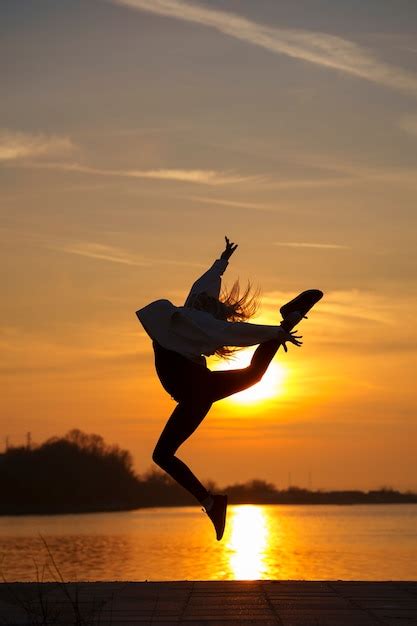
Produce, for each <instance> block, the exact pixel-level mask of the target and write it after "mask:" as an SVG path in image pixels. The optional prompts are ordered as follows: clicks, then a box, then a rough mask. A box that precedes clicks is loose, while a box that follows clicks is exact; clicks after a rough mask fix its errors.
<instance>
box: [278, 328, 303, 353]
mask: <svg viewBox="0 0 417 626" xmlns="http://www.w3.org/2000/svg"><path fill="white" fill-rule="evenodd" d="M296 332H297V331H296V330H290V331H289V332H288V333H286V334H287V337H286V338H285V339H283V341H282V345H283V347H284V350H285V352H288V348H287V345H286V342H287V341H290V342H291V343H293V344H294V345H295V346H298V347H300V346H302V345H303V342H302V341H300V339H302V338H303V337H302V335H296V334H295V333H296Z"/></svg>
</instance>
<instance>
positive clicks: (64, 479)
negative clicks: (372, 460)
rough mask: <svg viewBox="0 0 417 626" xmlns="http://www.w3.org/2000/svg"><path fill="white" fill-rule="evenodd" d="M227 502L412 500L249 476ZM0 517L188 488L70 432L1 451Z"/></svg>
mask: <svg viewBox="0 0 417 626" xmlns="http://www.w3.org/2000/svg"><path fill="white" fill-rule="evenodd" d="M209 488H210V489H212V490H213V491H217V490H219V491H224V492H227V494H228V495H229V501H230V503H232V504H387V503H417V494H416V493H411V492H407V493H400V492H398V491H395V490H393V489H390V488H381V489H378V490H375V491H368V492H364V491H321V490H319V491H311V490H308V489H301V488H299V487H290V488H288V489H283V490H280V489H277V488H276V487H275V485H273V484H272V483H268V482H265V481H263V480H252V481H250V482H247V483H244V484H234V485H229V486H227V487H223V488H222V489H221V490H220V489H219V488H218V487H216V485H215V484H214V483H211V484H210V486H209ZM0 493H1V498H0V515H19V514H36V513H42V514H52V513H80V512H92V511H119V510H126V509H136V508H139V507H151V506H184V505H190V504H195V501H194V500H193V498H192V497H191V496H189V494H188V493H187V492H186V491H185V490H184V489H182V488H181V487H180V486H178V485H177V484H176V483H174V482H173V481H172V480H171V479H170V478H169V477H168V476H167V475H166V474H164V473H162V472H160V471H159V470H158V471H156V470H150V471H149V472H147V473H146V474H143V475H140V476H139V475H137V474H136V473H135V472H134V470H133V459H132V456H131V454H130V452H128V451H127V450H122V449H120V448H119V447H118V446H110V445H107V444H106V443H105V442H104V440H103V438H102V437H100V436H99V435H90V434H86V433H83V432H81V431H80V430H76V429H75V430H71V431H70V432H68V433H67V434H66V435H65V436H64V437H62V438H58V437H52V438H51V439H48V440H47V441H45V442H44V443H43V444H41V445H36V446H30V447H28V446H21V447H10V448H8V449H7V450H6V452H4V453H3V454H0Z"/></svg>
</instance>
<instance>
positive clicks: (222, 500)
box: [206, 496, 227, 541]
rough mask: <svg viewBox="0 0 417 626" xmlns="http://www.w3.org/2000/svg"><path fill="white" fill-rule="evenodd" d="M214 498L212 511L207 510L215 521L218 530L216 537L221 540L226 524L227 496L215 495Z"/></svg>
mask: <svg viewBox="0 0 417 626" xmlns="http://www.w3.org/2000/svg"><path fill="white" fill-rule="evenodd" d="M213 500H214V504H213V506H212V507H211V509H210V511H206V513H207V515H208V516H209V518H210V519H211V521H212V522H213V525H214V528H215V530H216V539H217V541H220V539H221V538H222V537H223V533H224V527H225V525H226V508H227V496H213Z"/></svg>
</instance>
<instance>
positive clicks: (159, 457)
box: [152, 444, 174, 469]
mask: <svg viewBox="0 0 417 626" xmlns="http://www.w3.org/2000/svg"><path fill="white" fill-rule="evenodd" d="M173 456H174V452H172V451H170V450H167V449H166V448H164V447H162V446H158V444H157V445H156V446H155V450H154V451H153V453H152V461H153V462H154V463H156V464H157V465H158V466H159V467H160V468H162V469H164V467H166V466H167V465H168V464H169V461H170V459H171V458H172V457H173Z"/></svg>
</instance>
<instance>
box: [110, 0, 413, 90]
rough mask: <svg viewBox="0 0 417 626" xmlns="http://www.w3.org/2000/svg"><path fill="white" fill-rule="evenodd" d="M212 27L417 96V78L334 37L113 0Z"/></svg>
mask: <svg viewBox="0 0 417 626" xmlns="http://www.w3.org/2000/svg"><path fill="white" fill-rule="evenodd" d="M112 1H113V2H114V3H115V4H120V5H124V6H127V7H130V8H132V9H137V10H141V11H147V12H150V13H155V14H158V15H163V16H166V17H171V18H175V19H179V20H184V21H187V22H193V23H195V24H202V25H204V26H207V27H209V28H214V29H215V30H217V31H219V32H221V33H223V34H225V35H228V36H230V37H234V38H235V39H239V40H241V41H246V42H248V43H250V44H253V45H255V46H259V47H261V48H265V49H267V50H269V51H270V52H273V53H277V54H284V55H286V56H289V57H292V58H295V59H301V60H303V61H307V62H309V63H314V64H315V65H320V66H322V67H327V68H330V69H334V70H339V71H341V72H345V73H347V74H351V75H353V76H357V77H359V78H363V79H365V80H368V81H371V82H374V83H379V84H382V85H385V86H386V87H390V88H391V89H397V90H399V91H404V92H407V93H411V94H413V95H415V96H417V76H416V75H415V74H413V73H411V72H408V71H406V70H403V69H401V68H398V67H395V66H393V65H390V64H388V63H385V62H383V61H380V60H379V59H378V58H376V57H375V56H374V55H373V54H372V53H371V52H370V51H369V50H367V49H366V48H364V47H362V46H360V45H358V44H356V43H354V42H352V41H349V40H348V39H343V38H342V37H337V36H334V35H329V34H327V33H322V32H314V31H308V30H302V29H285V28H274V27H270V26H267V25H264V24H259V23H257V22H253V21H251V20H248V19H246V18H244V17H241V16H240V15H237V14H235V13H229V12H226V11H218V10H216V9H212V8H207V7H205V6H201V5H197V4H193V3H190V2H184V1H183V0H112Z"/></svg>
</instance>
